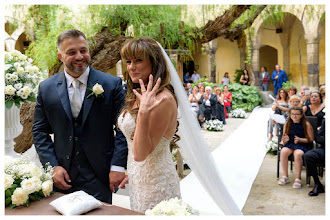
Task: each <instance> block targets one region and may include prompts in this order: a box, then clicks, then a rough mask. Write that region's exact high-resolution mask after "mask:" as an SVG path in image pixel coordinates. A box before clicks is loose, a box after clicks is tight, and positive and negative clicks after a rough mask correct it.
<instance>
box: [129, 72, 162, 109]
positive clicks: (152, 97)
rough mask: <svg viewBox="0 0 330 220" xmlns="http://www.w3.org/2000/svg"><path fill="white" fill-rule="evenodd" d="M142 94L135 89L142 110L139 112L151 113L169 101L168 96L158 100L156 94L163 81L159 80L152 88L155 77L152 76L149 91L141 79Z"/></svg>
mask: <svg viewBox="0 0 330 220" xmlns="http://www.w3.org/2000/svg"><path fill="white" fill-rule="evenodd" d="M139 82H140V86H141V92H142V94H140V93H138V92H137V91H136V90H135V89H133V92H134V94H135V95H136V97H137V98H138V99H139V100H140V108H139V111H151V110H152V109H153V108H155V107H156V106H158V105H159V104H160V103H161V102H163V101H165V100H166V99H167V96H163V97H162V98H161V99H159V100H157V99H156V92H157V90H158V88H159V86H160V82H161V79H160V78H159V79H158V80H157V82H156V84H155V86H154V87H153V88H152V82H153V76H152V75H151V74H150V76H149V82H148V86H147V89H146V88H145V86H144V83H143V81H142V79H139Z"/></svg>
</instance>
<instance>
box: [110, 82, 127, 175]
mask: <svg viewBox="0 0 330 220" xmlns="http://www.w3.org/2000/svg"><path fill="white" fill-rule="evenodd" d="M113 95H114V102H113V103H114V108H115V109H114V111H113V112H114V116H113V117H112V118H113V124H114V125H115V128H114V129H115V132H116V136H115V146H114V153H113V157H112V160H111V166H112V167H113V166H117V167H118V166H119V167H126V166H127V154H128V148H127V142H126V138H125V136H124V135H123V133H122V132H121V131H120V130H119V129H118V128H117V118H118V116H119V113H120V110H121V109H122V107H123V106H124V104H125V92H124V90H123V88H122V84H121V80H118V82H117V84H116V90H115V92H114V93H113ZM116 171H118V170H116Z"/></svg>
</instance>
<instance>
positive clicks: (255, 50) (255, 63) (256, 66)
mask: <svg viewBox="0 0 330 220" xmlns="http://www.w3.org/2000/svg"><path fill="white" fill-rule="evenodd" d="M260 46H261V39H260V36H257V37H256V38H255V39H254V40H253V41H252V59H251V67H252V70H251V71H252V73H251V78H252V83H251V85H254V86H257V87H258V88H259V87H260V82H259V71H260V53H259V52H260ZM259 89H260V88H259Z"/></svg>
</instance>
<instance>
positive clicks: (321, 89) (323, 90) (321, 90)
mask: <svg viewBox="0 0 330 220" xmlns="http://www.w3.org/2000/svg"><path fill="white" fill-rule="evenodd" d="M319 92H320V94H321V96H322V100H323V103H326V102H325V85H322V86H320V88H319Z"/></svg>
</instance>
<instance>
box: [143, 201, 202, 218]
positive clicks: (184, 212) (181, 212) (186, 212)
mask: <svg viewBox="0 0 330 220" xmlns="http://www.w3.org/2000/svg"><path fill="white" fill-rule="evenodd" d="M145 214H146V215H149V216H150V215H177V216H191V215H199V212H198V211H197V210H195V209H193V208H192V207H191V206H190V205H188V204H187V203H185V202H184V201H182V200H181V199H178V198H172V199H169V200H164V201H162V202H160V203H159V204H157V205H156V206H155V207H154V208H153V209H148V210H147V211H146V212H145Z"/></svg>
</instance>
